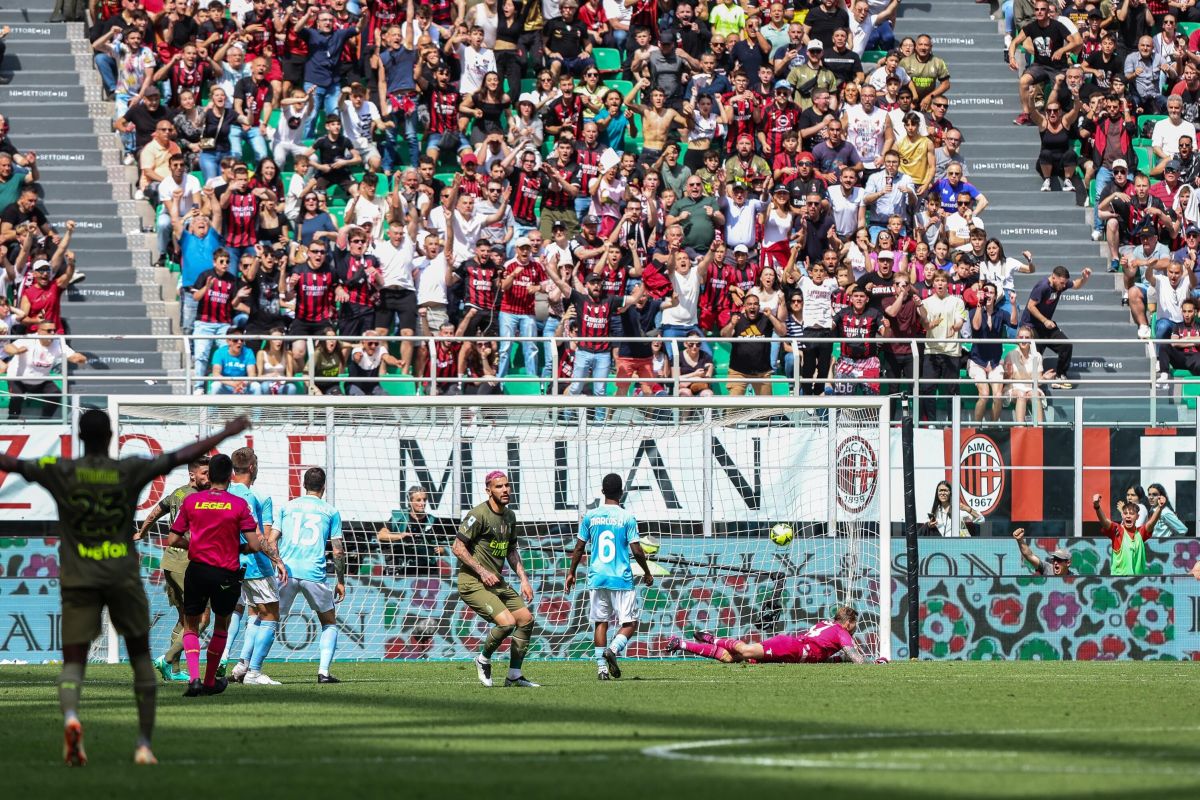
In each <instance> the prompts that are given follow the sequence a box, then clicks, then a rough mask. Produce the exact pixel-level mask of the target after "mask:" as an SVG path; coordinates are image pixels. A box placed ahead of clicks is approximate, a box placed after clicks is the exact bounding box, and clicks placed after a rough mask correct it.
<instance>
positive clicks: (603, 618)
mask: <svg viewBox="0 0 1200 800" xmlns="http://www.w3.org/2000/svg"><path fill="white" fill-rule="evenodd" d="M588 595H589V597H590V599H591V609H590V610H589V611H588V621H589V622H617V623H622V624H624V623H626V622H637V620H638V617H640V616H641V612H642V598H641V595H640V594H639V593H638V591H637V589H592V590H590V591H589V592H588Z"/></svg>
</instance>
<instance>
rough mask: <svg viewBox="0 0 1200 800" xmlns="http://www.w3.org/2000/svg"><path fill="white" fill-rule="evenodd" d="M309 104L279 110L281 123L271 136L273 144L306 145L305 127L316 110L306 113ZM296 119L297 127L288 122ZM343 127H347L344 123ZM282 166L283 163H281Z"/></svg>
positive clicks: (284, 107)
mask: <svg viewBox="0 0 1200 800" xmlns="http://www.w3.org/2000/svg"><path fill="white" fill-rule="evenodd" d="M306 108H308V106H307V105H299V106H283V107H282V108H281V109H280V111H279V117H280V119H279V124H278V125H277V126H276V127H275V135H274V136H272V137H271V142H272V143H273V144H283V145H300V146H303V145H304V129H305V128H307V127H308V120H309V117H311V116H312V115H313V114H314V113H316V112H315V111H312V112H309V113H305V109H306ZM293 119H294V120H296V121H297V122H296V127H294V128H293V127H292V126H291V125H290V124H288V120H293ZM343 127H345V125H344V123H343ZM280 166H281V167H282V166H283V165H282V164H280Z"/></svg>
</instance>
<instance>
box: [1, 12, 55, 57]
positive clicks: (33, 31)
mask: <svg viewBox="0 0 1200 800" xmlns="http://www.w3.org/2000/svg"><path fill="white" fill-rule="evenodd" d="M0 10H2V9H0ZM9 27H10V28H12V32H11V33H9V35H8V38H7V39H5V40H4V41H5V42H6V43H7V44H8V46H9V47H10V48H14V49H17V50H21V49H23V47H24V46H25V45H48V44H51V43H53V42H65V41H66V40H67V26H66V25H62V24H58V23H55V24H53V25H52V24H49V23H43V24H29V23H16V24H13V23H9Z"/></svg>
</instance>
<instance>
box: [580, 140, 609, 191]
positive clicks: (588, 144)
mask: <svg viewBox="0 0 1200 800" xmlns="http://www.w3.org/2000/svg"><path fill="white" fill-rule="evenodd" d="M598 134H599V129H598V128H597V127H596V124H595V123H594V122H589V123H587V124H586V125H584V126H583V135H582V136H581V137H580V139H579V144H577V145H576V146H575V163H576V164H578V165H579V191H580V192H581V193H582V194H583V195H584V196H588V195H591V193H592V181H594V180H597V179H598V178H599V177H600V156H601V155H602V154H603V153H604V151H605V150H607V149H608V148H607V147H606V146H605V145H603V144H601V143H600V139H599V135H598Z"/></svg>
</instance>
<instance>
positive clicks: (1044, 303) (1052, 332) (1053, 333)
mask: <svg viewBox="0 0 1200 800" xmlns="http://www.w3.org/2000/svg"><path fill="white" fill-rule="evenodd" d="M1091 277H1092V270H1091V268H1090V267H1085V268H1084V269H1083V272H1082V273H1081V275H1080V277H1078V278H1076V279H1075V280H1074V281H1072V280H1071V273H1070V272H1069V271H1067V268H1066V267H1063V266H1057V267H1055V268H1054V269H1053V270H1051V272H1050V274H1049V275H1048V276H1046V277H1045V278H1042V279H1041V280H1040V281H1038V282H1037V284H1035V285H1034V287H1033V291H1031V292H1030V294H1029V300H1028V301H1027V302H1026V304H1025V310H1024V311H1023V312H1022V314H1021V325H1028V326H1029V327H1030V328H1031V329H1032V331H1033V334H1034V335H1033V338H1034V339H1038V340H1044V341H1039V343H1038V352H1039V353H1042V352H1045V351H1046V350H1047V349H1049V350H1053V351H1054V353H1055V355H1056V356H1057V361H1056V362H1055V364H1054V369H1052V370H1051V369H1048V370H1046V371H1045V372H1043V373H1042V380H1045V381H1056V383H1055V385H1054V388H1056V389H1070V388H1071V384H1070V383H1068V382H1067V372H1068V370H1070V368H1071V353H1072V347H1071V344H1070V343H1069V340H1068V339H1067V336H1066V334H1065V333H1063V332H1062V329H1061V328H1059V327H1058V324H1057V323H1056V322H1055V321H1054V310H1055V309H1056V308H1058V301H1059V298H1060V297H1061V295H1062V293H1063V292H1064V291H1066V289H1067V287H1068V286H1070V287H1071V288H1072V289H1075V290H1079V289H1082V288H1083V287H1084V285H1086V284H1087V282H1088V279H1089V278H1091Z"/></svg>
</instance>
